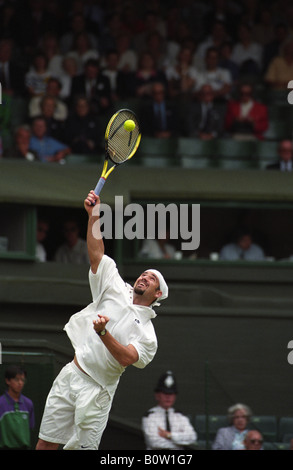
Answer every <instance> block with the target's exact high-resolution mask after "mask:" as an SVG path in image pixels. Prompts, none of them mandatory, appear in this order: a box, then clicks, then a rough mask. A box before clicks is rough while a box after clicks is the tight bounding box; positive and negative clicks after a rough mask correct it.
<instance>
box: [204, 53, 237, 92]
mask: <svg viewBox="0 0 293 470" xmlns="http://www.w3.org/2000/svg"><path fill="white" fill-rule="evenodd" d="M199 77H200V78H199V80H198V82H197V86H196V88H197V90H199V89H200V88H201V87H202V85H204V84H208V85H210V86H211V87H212V89H213V92H214V99H215V100H217V101H223V100H227V99H228V98H229V96H230V91H231V87H232V77H231V74H230V72H229V70H227V69H224V68H221V67H220V66H219V52H218V49H216V48H215V47H209V48H208V49H207V51H206V55H205V66H204V69H203V70H202V71H201V72H200V75H199Z"/></svg>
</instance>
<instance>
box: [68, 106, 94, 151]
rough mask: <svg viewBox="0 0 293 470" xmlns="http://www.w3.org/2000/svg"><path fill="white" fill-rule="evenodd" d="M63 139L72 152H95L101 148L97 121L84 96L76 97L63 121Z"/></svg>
mask: <svg viewBox="0 0 293 470" xmlns="http://www.w3.org/2000/svg"><path fill="white" fill-rule="evenodd" d="M64 141H65V142H67V144H68V145H69V146H70V148H71V151H72V153H77V154H96V153H98V152H100V151H101V150H102V149H101V142H102V133H101V129H100V126H99V122H98V119H97V117H96V116H95V115H94V114H93V113H91V111H90V105H89V102H88V100H87V99H86V98H85V97H79V98H77V100H76V103H75V106H74V111H73V113H71V114H70V116H69V117H68V119H67V120H66V122H65V128H64Z"/></svg>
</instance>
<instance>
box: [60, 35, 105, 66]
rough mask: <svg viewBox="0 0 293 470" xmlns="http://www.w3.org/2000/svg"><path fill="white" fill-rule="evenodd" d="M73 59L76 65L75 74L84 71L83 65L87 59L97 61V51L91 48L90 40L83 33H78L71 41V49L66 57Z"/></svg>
mask: <svg viewBox="0 0 293 470" xmlns="http://www.w3.org/2000/svg"><path fill="white" fill-rule="evenodd" d="M66 56H67V57H73V58H74V59H75V61H76V65H77V74H80V73H82V72H83V71H84V65H85V63H86V62H87V60H89V59H99V53H98V51H97V49H93V48H92V47H91V43H90V39H89V36H88V34H87V33H86V32H85V31H82V32H81V33H78V34H77V35H76V36H75V38H74V41H73V44H72V48H71V49H70V51H69V52H68V53H67V55H66Z"/></svg>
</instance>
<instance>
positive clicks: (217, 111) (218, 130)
mask: <svg viewBox="0 0 293 470" xmlns="http://www.w3.org/2000/svg"><path fill="white" fill-rule="evenodd" d="M198 98H199V100H198V101H195V102H193V103H192V104H191V110H190V115H188V120H187V122H186V128H187V129H188V131H187V132H188V135H189V137H198V138H199V139H202V140H210V139H214V138H217V137H220V136H221V134H222V132H223V111H222V109H225V108H224V106H223V105H220V104H218V105H215V103H214V91H213V88H212V86H211V85H208V84H206V85H203V86H202V87H201V89H200V92H199V95H198Z"/></svg>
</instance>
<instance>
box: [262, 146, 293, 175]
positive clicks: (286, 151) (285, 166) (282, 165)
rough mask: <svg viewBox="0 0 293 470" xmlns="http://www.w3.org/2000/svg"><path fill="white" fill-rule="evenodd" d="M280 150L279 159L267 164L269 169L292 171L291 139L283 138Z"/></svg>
mask: <svg viewBox="0 0 293 470" xmlns="http://www.w3.org/2000/svg"><path fill="white" fill-rule="evenodd" d="M278 150H279V151H278V153H279V160H278V161H277V162H276V163H272V164H270V165H267V170H280V171H292V169H293V168H292V155H293V146H292V142H291V140H289V139H284V140H281V142H280V144H279V149H278Z"/></svg>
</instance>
